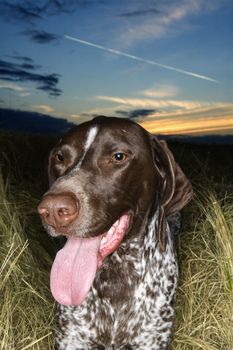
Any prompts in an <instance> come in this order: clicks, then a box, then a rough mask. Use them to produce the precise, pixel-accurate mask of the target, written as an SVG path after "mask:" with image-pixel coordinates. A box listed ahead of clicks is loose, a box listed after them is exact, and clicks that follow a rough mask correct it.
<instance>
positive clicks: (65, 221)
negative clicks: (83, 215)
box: [38, 193, 79, 231]
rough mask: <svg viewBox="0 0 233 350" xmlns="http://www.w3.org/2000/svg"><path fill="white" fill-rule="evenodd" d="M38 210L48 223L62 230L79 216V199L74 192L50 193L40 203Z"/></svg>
mask: <svg viewBox="0 0 233 350" xmlns="http://www.w3.org/2000/svg"><path fill="white" fill-rule="evenodd" d="M38 211H39V214H40V216H41V218H42V220H43V221H44V222H45V223H46V224H48V225H51V226H53V227H54V228H55V229H57V230H60V231H62V230H64V229H66V228H67V227H68V226H69V225H71V224H72V223H73V222H74V220H75V219H76V218H77V216H78V213H79V204H78V199H77V198H76V197H75V195H74V194H72V193H58V194H54V193H48V194H46V195H45V196H44V198H43V199H42V201H41V203H40V204H39V206H38Z"/></svg>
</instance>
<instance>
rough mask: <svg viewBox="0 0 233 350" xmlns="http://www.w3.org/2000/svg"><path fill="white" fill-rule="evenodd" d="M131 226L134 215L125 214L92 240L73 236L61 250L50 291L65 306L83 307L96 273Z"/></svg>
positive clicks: (53, 269) (52, 276) (52, 273)
mask: <svg viewBox="0 0 233 350" xmlns="http://www.w3.org/2000/svg"><path fill="white" fill-rule="evenodd" d="M129 225H130V214H128V213H127V214H124V215H122V216H121V217H120V218H119V219H118V220H117V221H116V222H115V223H114V224H113V225H112V226H111V228H110V229H109V230H108V231H107V232H104V233H102V234H101V235H98V236H96V237H91V238H80V237H74V236H72V237H69V238H68V239H67V242H66V244H65V246H64V248H63V249H61V250H60V251H58V253H57V255H56V257H55V260H54V263H53V266H52V269H51V275H50V288H51V292H52V294H53V297H54V298H55V300H56V301H57V302H58V303H60V304H62V305H67V306H71V305H80V304H81V303H82V302H83V301H84V299H85V298H86V296H87V293H88V292H89V290H90V288H91V286H92V283H93V281H94V278H95V275H96V272H97V270H98V269H99V268H101V266H102V264H103V260H104V259H105V257H106V256H108V255H109V254H111V253H113V252H114V251H115V250H116V249H117V248H118V246H119V245H120V243H121V241H122V240H123V238H124V236H125V234H126V232H127V231H128V228H129Z"/></svg>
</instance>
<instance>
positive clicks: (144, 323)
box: [58, 243, 178, 350]
mask: <svg viewBox="0 0 233 350" xmlns="http://www.w3.org/2000/svg"><path fill="white" fill-rule="evenodd" d="M122 248H124V247H122ZM131 248H132V247H131ZM133 248H134V249H133V250H132V252H133V253H132V252H131V254H130V255H127V254H125V255H124V259H123V258H122V257H121V255H120V254H118V253H115V254H113V256H112V257H111V261H109V264H110V265H109V266H106V267H105V268H104V269H103V270H102V272H101V273H100V274H99V275H98V276H97V278H96V281H95V283H94V285H93V287H92V289H91V290H90V292H89V295H88V298H87V299H86V300H85V302H84V303H83V304H82V305H81V306H79V307H77V308H76V307H63V306H61V307H60V312H59V314H60V315H59V323H60V333H59V334H58V344H59V349H67V350H73V349H119V350H120V349H139V350H140V349H147V348H150V349H154V350H157V349H161V350H162V349H166V348H167V344H168V342H169V338H170V334H171V328H172V321H173V308H172V302H173V299H174V295H175V289H176V285H177V274H178V273H177V264H176V258H175V255H174V252H173V248H172V245H171V244H170V246H168V248H167V250H166V252H165V253H164V254H161V253H160V251H159V249H150V244H149V243H148V244H147V249H145V250H143V251H141V250H140V249H138V248H137V246H136V245H135V246H134V247H133ZM106 264H108V261H107V262H106ZM113 268H114V271H113ZM110 276H111V280H110V281H109V277H110ZM72 344H75V347H74V348H73V347H72V346H73V345H72Z"/></svg>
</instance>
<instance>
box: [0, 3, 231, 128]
mask: <svg viewBox="0 0 233 350" xmlns="http://www.w3.org/2000/svg"><path fill="white" fill-rule="evenodd" d="M232 19H233V1H232V0H146V1H141V0H129V1H126V0H118V1H113V0H100V1H95V0H77V1H74V0H68V1H64V0H51V1H45V0H43V1H29V0H28V1H22V0H21V1H15V0H4V1H0V42H1V45H0V108H11V109H20V110H25V111H33V112H39V113H42V114H43V113H44V114H47V115H51V116H55V117H59V118H60V117H61V118H66V119H67V120H69V121H72V122H74V123H80V122H83V121H86V120H88V119H90V118H92V117H93V116H95V115H98V114H104V115H108V116H118V117H128V118H130V119H133V120H135V121H137V122H139V123H140V124H142V125H143V126H144V127H145V128H146V129H147V130H149V131H150V132H153V133H156V134H182V135H184V134H187V135H190V134H191V135H194V134H195V135H196V134H233V24H232V23H233V20H232ZM41 118H43V115H42V116H41Z"/></svg>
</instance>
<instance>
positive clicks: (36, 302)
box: [0, 176, 54, 350]
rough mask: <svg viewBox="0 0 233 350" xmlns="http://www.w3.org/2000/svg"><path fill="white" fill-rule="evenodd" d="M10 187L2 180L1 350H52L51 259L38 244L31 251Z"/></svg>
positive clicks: (0, 187)
mask: <svg viewBox="0 0 233 350" xmlns="http://www.w3.org/2000/svg"><path fill="white" fill-rule="evenodd" d="M7 186H8V185H7V184H6V183H4V182H3V179H2V177H1V176H0V213H1V215H0V262H1V264H0V349H1V350H26V349H35V350H36V349H38V350H43V349H44V350H50V349H53V337H52V332H53V322H54V302H53V301H52V299H51V298H50V292H49V287H48V272H47V269H45V265H46V264H47V265H49V260H50V258H49V256H48V255H47V253H46V252H45V251H44V249H43V247H42V246H40V245H39V243H38V242H37V247H36V245H35V244H34V249H35V251H33V250H32V247H33V246H31V244H30V240H29V239H28V237H26V230H25V224H24V223H25V217H24V216H23V215H22V212H21V211H20V208H18V207H17V205H16V204H15V203H14V202H10V201H9V200H8V198H7V197H8V196H7V190H8V189H7ZM21 205H22V203H21ZM24 205H25V208H26V207H27V206H29V203H28V204H27V205H26V203H24ZM37 254H38V255H39V256H40V260H39V259H36V256H37ZM42 260H44V263H45V265H44V266H43V265H42V264H41V263H40V261H42Z"/></svg>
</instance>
